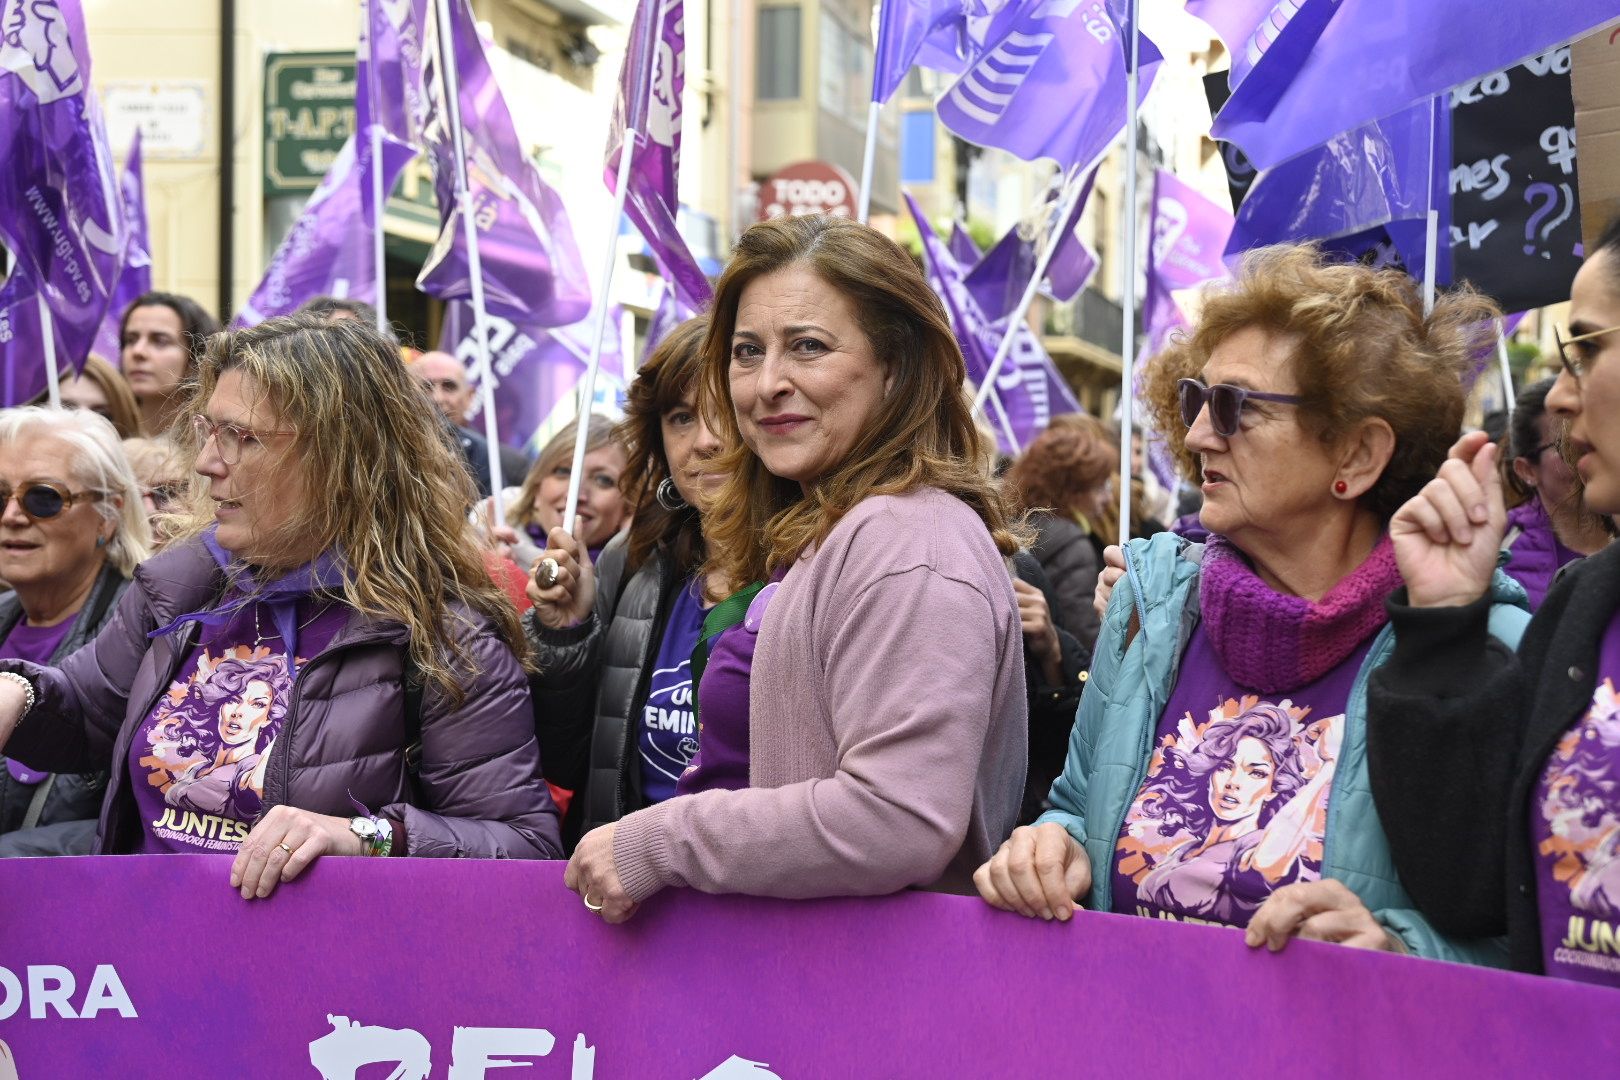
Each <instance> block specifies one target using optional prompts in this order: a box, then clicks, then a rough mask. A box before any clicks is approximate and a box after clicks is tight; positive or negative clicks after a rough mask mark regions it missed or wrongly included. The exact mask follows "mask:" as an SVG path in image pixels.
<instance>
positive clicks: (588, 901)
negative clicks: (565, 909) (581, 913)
mask: <svg viewBox="0 0 1620 1080" xmlns="http://www.w3.org/2000/svg"><path fill="white" fill-rule="evenodd" d="M580 899H581V900H583V901H585V906H586V907H587V908H589V909H591V910H592V911H601V910H602V905H601V904H593V903H591V894H590V893H586V894H585V895H583V896H581V897H580Z"/></svg>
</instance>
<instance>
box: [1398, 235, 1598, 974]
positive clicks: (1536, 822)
mask: <svg viewBox="0 0 1620 1080" xmlns="http://www.w3.org/2000/svg"><path fill="white" fill-rule="evenodd" d="M1589 250H1590V252H1591V253H1590V254H1589V255H1588V257H1587V259H1586V263H1585V265H1583V266H1582V267H1581V270H1580V272H1579V273H1578V274H1576V275H1575V283H1574V286H1573V288H1572V290H1571V293H1570V304H1569V319H1570V322H1569V333H1568V334H1567V335H1560V346H1561V347H1560V352H1561V353H1562V356H1563V362H1564V370H1563V373H1562V374H1560V375H1559V376H1558V381H1557V382H1556V383H1554V384H1553V387H1552V390H1551V391H1549V392H1548V394H1547V411H1548V412H1549V413H1551V414H1552V415H1553V416H1554V417H1555V418H1557V419H1558V420H1560V421H1562V422H1563V423H1565V424H1567V425H1568V426H1567V428H1566V431H1565V439H1566V441H1567V444H1568V446H1569V449H1570V456H1571V457H1573V458H1574V459H1575V468H1576V471H1577V472H1579V473H1580V476H1581V480H1582V481H1583V482H1584V483H1585V491H1584V493H1583V494H1582V500H1583V502H1584V503H1585V508H1586V509H1587V510H1588V511H1590V512H1592V513H1596V514H1604V515H1610V514H1616V513H1620V222H1616V223H1612V224H1610V226H1609V227H1608V228H1607V229H1606V230H1604V232H1603V233H1602V235H1601V236H1600V237H1599V240H1598V242H1597V244H1596V245H1595V246H1594V247H1592V248H1591V249H1589ZM1495 466H1496V448H1495V447H1493V446H1491V445H1489V444H1488V443H1487V442H1486V441H1485V437H1484V435H1482V434H1479V433H1474V434H1470V435H1468V436H1465V437H1464V438H1463V439H1461V440H1460V441H1459V442H1458V443H1457V445H1456V446H1455V447H1454V448H1453V450H1452V452H1451V460H1449V461H1447V462H1446V463H1445V465H1444V467H1443V468H1442V469H1441V471H1440V475H1439V476H1438V477H1436V478H1435V480H1434V481H1433V482H1432V483H1430V484H1429V485H1428V486H1427V487H1425V488H1424V489H1423V490H1422V492H1420V493H1419V494H1418V496H1417V497H1416V498H1414V499H1413V500H1412V501H1411V502H1409V503H1408V504H1407V505H1406V506H1404V507H1402V508H1401V510H1400V511H1399V513H1397V514H1396V515H1395V518H1394V520H1393V521H1392V522H1391V524H1390V533H1391V534H1392V535H1393V537H1394V539H1395V554H1396V557H1397V559H1398V560H1399V562H1400V567H1401V574H1402V576H1403V577H1404V578H1405V579H1406V583H1407V588H1406V590H1405V591H1404V592H1401V593H1397V594H1396V595H1395V597H1394V598H1393V599H1392V600H1391V603H1390V617H1391V619H1392V620H1393V622H1394V625H1395V628H1396V631H1397V634H1398V638H1397V640H1398V645H1397V648H1396V650H1395V655H1394V657H1393V658H1392V659H1391V660H1390V662H1389V664H1388V665H1386V666H1385V668H1384V669H1383V670H1381V671H1379V672H1378V673H1377V675H1376V676H1375V677H1374V678H1373V681H1372V686H1371V693H1370V695H1369V696H1370V706H1369V709H1368V728H1369V730H1368V740H1367V741H1368V753H1369V755H1370V757H1371V759H1372V762H1373V766H1374V771H1373V795H1374V797H1375V798H1376V800H1377V802H1378V810H1379V813H1380V814H1381V815H1382V816H1383V818H1384V820H1385V822H1386V825H1387V828H1388V830H1389V839H1390V847H1391V850H1392V851H1393V853H1394V857H1395V865H1396V866H1397V867H1398V868H1399V869H1400V872H1401V875H1402V876H1403V877H1404V878H1405V879H1406V880H1407V881H1409V882H1410V887H1411V891H1412V896H1413V899H1415V900H1416V901H1417V903H1418V906H1419V907H1420V908H1421V909H1422V910H1423V911H1424V912H1425V913H1426V914H1428V915H1429V917H1430V918H1431V919H1433V921H1434V924H1435V925H1436V926H1438V927H1441V928H1442V929H1444V930H1446V931H1447V932H1448V933H1453V934H1460V935H1461V934H1469V935H1484V934H1500V933H1502V932H1504V931H1506V933H1507V935H1508V943H1509V948H1510V952H1511V959H1512V964H1513V966H1514V967H1515V968H1517V969H1518V970H1521V971H1531V972H1540V973H1544V974H1547V975H1552V976H1555V977H1557V978H1564V979H1573V980H1577V981H1580V982H1590V983H1598V984H1600V985H1604V986H1611V987H1612V986H1620V971H1617V970H1616V964H1615V956H1614V953H1615V948H1614V942H1615V940H1616V931H1617V927H1620V694H1617V688H1620V546H1616V545H1615V544H1610V545H1609V546H1608V547H1606V548H1604V549H1603V550H1602V551H1599V552H1597V553H1596V554H1595V555H1591V556H1589V557H1587V558H1586V559H1584V560H1582V561H1580V562H1578V563H1575V564H1573V565H1572V566H1570V567H1569V568H1568V569H1567V570H1565V571H1564V573H1563V574H1562V575H1560V577H1559V578H1558V580H1557V581H1555V582H1554V583H1553V585H1552V588H1551V589H1550V590H1549V591H1548V593H1547V597H1546V599H1545V600H1544V601H1543V602H1542V604H1541V606H1540V607H1538V608H1537V609H1536V614H1535V617H1534V618H1533V619H1532V620H1531V622H1530V626H1529V628H1528V629H1527V630H1526V631H1525V633H1524V640H1523V642H1522V643H1521V644H1520V646H1519V648H1518V650H1517V651H1516V652H1515V651H1514V650H1513V649H1512V648H1511V647H1510V646H1511V644H1512V643H1511V642H1499V641H1493V640H1492V639H1491V637H1490V636H1489V634H1488V633H1487V632H1486V618H1487V616H1486V610H1487V606H1488V601H1487V599H1486V594H1487V590H1488V588H1489V585H1488V583H1489V581H1490V578H1491V574H1492V570H1493V567H1495V565H1496V562H1497V550H1498V548H1499V547H1500V545H1501V541H1502V536H1503V531H1504V529H1505V528H1506V526H1507V514H1506V512H1505V511H1504V509H1503V498H1502V485H1501V481H1500V479H1499V473H1498V472H1497V470H1496V467H1495ZM1463 745H1466V746H1467V748H1468V752H1467V753H1466V754H1459V753H1458V752H1457V748H1458V747H1459V746H1463Z"/></svg>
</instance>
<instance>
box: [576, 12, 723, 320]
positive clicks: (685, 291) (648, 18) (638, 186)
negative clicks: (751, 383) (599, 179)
mask: <svg viewBox="0 0 1620 1080" xmlns="http://www.w3.org/2000/svg"><path fill="white" fill-rule="evenodd" d="M684 12H685V8H684V6H683V4H682V2H681V0H640V2H639V3H638V4H637V5H636V16H635V20H634V22H632V23H631V25H630V40H629V42H628V44H627V46H626V49H625V54H624V66H623V67H622V68H621V69H620V71H619V96H618V98H617V99H616V100H615V101H614V104H613V126H612V127H611V128H610V129H609V130H608V143H607V163H606V165H605V166H604V168H603V173H604V176H605V177H606V179H607V186H608V190H609V191H615V192H616V191H617V190H618V183H619V176H618V173H619V155H620V154H621V153H622V152H623V150H624V136H625V132H627V131H633V132H635V145H634V147H633V148H632V149H631V162H630V183H629V190H628V191H627V192H626V193H625V201H624V212H625V213H626V214H627V215H628V216H629V218H630V220H631V221H632V222H634V223H635V226H636V228H637V229H638V230H639V231H640V232H641V235H642V238H643V239H645V240H646V241H647V247H648V249H649V250H651V251H652V254H653V258H654V259H656V260H657V261H658V265H659V267H660V268H661V269H662V270H663V272H664V276H665V278H666V279H667V280H668V282H669V284H670V286H671V287H672V288H674V289H675V292H676V294H677V295H678V296H679V297H680V300H681V303H683V304H685V305H686V306H687V307H688V308H691V309H692V310H694V311H701V310H702V309H704V308H706V307H708V306H709V300H710V298H712V297H713V295H714V289H713V288H712V287H711V286H710V284H709V279H708V277H707V275H705V274H704V273H703V268H702V267H700V266H698V263H697V259H695V258H693V256H692V252H691V251H690V250H688V248H687V246H686V241H685V240H684V239H682V237H681V234H680V231H679V230H678V229H677V228H676V221H675V218H676V211H677V208H678V206H679V194H678V191H677V186H676V178H677V177H678V176H679V174H680V169H681V97H682V94H683V93H684V92H685V89H686V23H685V14H684Z"/></svg>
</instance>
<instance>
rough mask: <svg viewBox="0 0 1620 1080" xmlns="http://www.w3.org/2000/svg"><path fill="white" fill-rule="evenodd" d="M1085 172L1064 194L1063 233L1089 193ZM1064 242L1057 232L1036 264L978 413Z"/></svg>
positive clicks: (979, 397) (984, 384)
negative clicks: (1078, 205) (1077, 206)
mask: <svg viewBox="0 0 1620 1080" xmlns="http://www.w3.org/2000/svg"><path fill="white" fill-rule="evenodd" d="M1084 176H1085V170H1084V169H1079V170H1076V171H1075V172H1074V173H1073V174H1072V175H1071V176H1070V177H1069V179H1068V184H1067V186H1066V190H1065V191H1064V194H1063V204H1062V205H1061V206H1060V207H1058V216H1057V222H1058V228H1059V229H1061V228H1062V227H1063V226H1064V224H1066V223H1067V222H1068V220H1069V215H1070V214H1072V213H1074V206H1075V203H1076V202H1078V201H1079V199H1080V193H1081V192H1082V191H1083V190H1084V189H1085V183H1084V180H1083V177H1084ZM1061 239H1062V237H1061V236H1059V235H1058V234H1057V233H1056V232H1054V233H1053V234H1052V237H1051V239H1050V240H1049V241H1048V242H1047V244H1046V245H1045V248H1044V249H1043V250H1042V251H1041V253H1040V255H1039V256H1037V257H1036V260H1035V273H1034V274H1033V275H1031V276H1030V279H1029V284H1027V285H1025V286H1024V295H1023V296H1021V297H1019V298H1018V306H1017V307H1016V308H1014V309H1013V312H1012V315H1011V317H1009V318H1008V319H1007V332H1006V333H1005V334H1003V335H1002V336H1001V342H1000V344H998V345H997V346H996V355H995V359H993V360H991V361H990V367H989V369H988V370H987V371H985V373H984V379H983V380H982V381H981V382H980V383H979V392H978V394H976V395H975V396H974V398H973V409H974V411H975V412H983V411H984V400H985V398H987V397H989V396H990V390H991V388H992V387H993V386H994V385H995V381H996V376H997V375H999V374H1001V366H1002V365H1003V364H1005V363H1006V362H1007V357H1008V355H1009V354H1010V353H1011V352H1012V342H1013V333H1014V331H1015V330H1016V328H1017V326H1018V324H1019V323H1021V322H1023V321H1024V317H1025V316H1026V315H1028V314H1029V307H1030V305H1031V304H1033V303H1034V302H1035V294H1036V293H1037V292H1039V291H1040V288H1041V282H1042V280H1044V279H1045V277H1046V268H1047V265H1048V264H1049V263H1051V261H1052V255H1053V253H1055V252H1056V251H1057V249H1058V242H1059V241H1060V240H1061Z"/></svg>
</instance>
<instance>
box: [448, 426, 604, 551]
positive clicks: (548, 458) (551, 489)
mask: <svg viewBox="0 0 1620 1080" xmlns="http://www.w3.org/2000/svg"><path fill="white" fill-rule="evenodd" d="M588 423H589V424H590V428H589V430H587V431H586V433H585V477H584V479H582V480H581V481H580V484H579V498H578V500H577V501H576V502H575V504H574V534H575V536H576V537H577V538H578V539H579V540H581V541H582V542H583V543H584V544H585V546H586V548H587V549H588V550H589V551H590V555H591V558H592V559H596V558H598V557H600V556H601V554H602V549H603V548H605V547H607V544H608V541H609V540H612V539H613V538H614V537H615V536H617V535H618V533H619V530H621V529H622V528H624V525H625V522H626V520H627V518H628V517H629V511H630V507H629V504H628V503H626V502H625V498H624V492H622V491H621V490H620V489H619V477H620V475H621V474H623V472H624V469H625V456H624V445H623V444H622V443H621V442H620V441H619V434H618V432H617V430H616V429H615V428H614V426H613V422H612V421H611V420H609V419H608V418H607V417H605V416H600V415H597V414H595V413H593V414H592V415H591V418H590V420H589V421H588ZM576 430H577V428H576V426H575V424H569V425H568V426H566V427H564V428H563V429H561V430H560V431H558V432H557V434H555V435H553V436H552V437H551V439H550V441H549V442H547V443H546V445H545V446H544V447H543V448H542V449H541V451H540V456H539V457H537V458H535V460H534V465H533V466H531V467H530V469H529V473H528V475H527V476H525V477H524V478H523V485H522V486H521V487H514V488H507V489H506V491H505V492H504V493H503V499H502V502H503V504H504V506H505V510H504V512H503V513H502V514H500V515H498V516H499V517H500V519H501V524H500V525H498V526H496V528H495V530H494V532H493V535H494V537H495V539H496V541H497V542H499V543H502V544H505V545H506V550H505V551H504V552H502V553H503V554H506V555H507V556H508V557H510V558H511V560H512V561H513V562H515V563H517V564H518V565H519V566H522V567H532V566H533V565H534V564H535V562H536V561H537V560H538V559H539V558H540V556H541V553H542V552H543V551H544V550H545V548H546V537H547V536H548V535H550V533H551V530H552V529H555V528H557V527H558V526H559V525H561V524H562V522H563V515H564V512H565V511H566V510H567V508H568V479H569V476H570V474H571V473H572V472H573V465H574V433H575V431H576ZM488 507H489V503H488V502H487V501H486V502H484V503H481V504H479V507H478V510H477V512H476V514H475V515H474V516H475V518H476V520H477V523H478V525H479V527H480V528H485V527H486V523H487V521H488V520H489V509H488Z"/></svg>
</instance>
